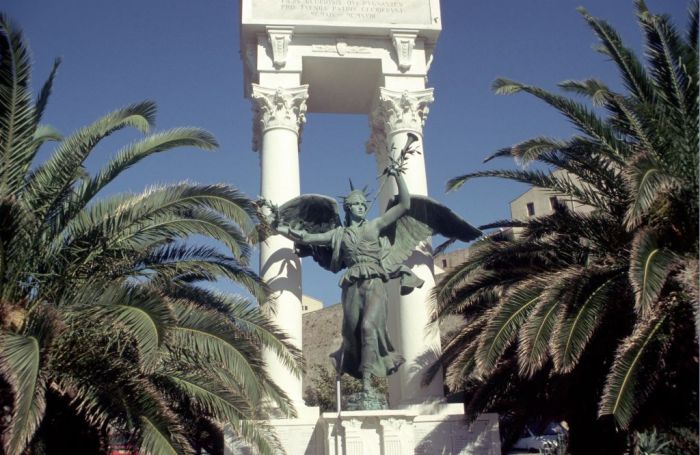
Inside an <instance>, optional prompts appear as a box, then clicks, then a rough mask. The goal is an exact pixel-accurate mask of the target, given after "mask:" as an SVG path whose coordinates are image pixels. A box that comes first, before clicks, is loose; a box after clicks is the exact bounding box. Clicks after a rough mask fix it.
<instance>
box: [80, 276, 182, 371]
mask: <svg viewBox="0 0 700 455" xmlns="http://www.w3.org/2000/svg"><path fill="white" fill-rule="evenodd" d="M92 306H93V308H79V309H77V310H78V311H75V312H74V316H73V317H77V318H85V317H87V316H90V317H92V318H94V320H95V321H99V322H97V324H106V325H107V326H110V327H113V328H114V329H116V330H115V331H119V330H124V332H125V333H126V334H127V335H128V336H129V337H130V338H131V339H133V340H134V342H135V343H136V345H137V346H138V353H139V362H140V365H141V368H142V370H143V371H147V372H148V371H152V370H153V369H154V368H155V365H156V363H157V360H158V357H159V351H160V349H161V348H162V346H163V345H164V343H165V342H167V338H168V332H169V330H170V329H171V328H172V327H173V326H174V325H175V314H174V312H173V310H172V308H170V307H169V305H168V304H167V302H166V301H164V299H163V298H161V297H160V296H158V295H157V294H155V293H152V292H149V291H148V290H147V289H145V288H143V287H127V286H112V287H109V288H106V289H103V290H102V292H101V295H100V296H99V299H98V300H97V301H96V302H94V303H93V305H92Z"/></svg>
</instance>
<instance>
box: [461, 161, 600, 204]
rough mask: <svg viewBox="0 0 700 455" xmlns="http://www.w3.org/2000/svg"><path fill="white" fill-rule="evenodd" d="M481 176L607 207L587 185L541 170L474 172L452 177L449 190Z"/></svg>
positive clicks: (582, 202) (598, 195)
mask: <svg viewBox="0 0 700 455" xmlns="http://www.w3.org/2000/svg"><path fill="white" fill-rule="evenodd" d="M481 177H498V178H503V179H508V180H513V181H516V182H521V183H527V184H529V185H532V186H536V187H539V188H544V189H549V190H552V192H554V193H560V194H566V195H568V196H571V197H573V198H574V199H576V200H577V201H578V202H579V203H581V204H585V205H590V206H593V207H597V208H605V205H606V201H605V199H604V198H602V197H601V195H600V194H598V193H597V192H596V191H593V190H591V189H590V188H589V187H588V186H587V185H585V184H584V185H581V184H576V183H575V182H574V181H573V180H572V179H571V177H569V176H556V175H552V174H546V173H544V172H541V171H510V170H493V171H481V172H472V173H469V174H464V175H460V176H458V177H454V178H451V179H450V180H448V181H447V191H454V190H456V189H458V188H459V187H461V186H462V185H464V184H465V183H466V182H467V181H468V180H471V179H474V178H481Z"/></svg>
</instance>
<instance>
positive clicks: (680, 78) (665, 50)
mask: <svg viewBox="0 0 700 455" xmlns="http://www.w3.org/2000/svg"><path fill="white" fill-rule="evenodd" d="M635 4H636V6H637V17H638V18H639V23H640V25H641V26H642V30H643V31H644V33H645V35H646V53H647V56H648V58H649V61H650V63H651V71H652V74H653V76H654V79H655V81H656V87H658V88H659V89H660V93H661V94H662V96H663V97H664V99H665V100H666V101H667V102H669V103H671V104H672V105H673V106H674V107H676V108H677V109H678V110H679V111H680V112H681V113H683V114H684V115H687V114H688V113H689V109H688V104H687V100H686V96H685V89H686V87H687V86H688V78H687V74H685V73H684V71H682V69H681V68H680V67H679V66H678V60H679V57H681V56H682V54H683V53H684V52H683V49H681V48H682V46H683V43H682V41H681V40H680V37H679V36H678V33H677V32H676V30H675V28H674V27H673V26H672V25H671V24H670V22H669V21H668V18H666V17H662V16H657V15H654V14H651V13H650V12H649V10H648V9H647V7H646V5H645V4H644V2H643V1H642V0H635Z"/></svg>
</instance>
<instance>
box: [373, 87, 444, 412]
mask: <svg viewBox="0 0 700 455" xmlns="http://www.w3.org/2000/svg"><path fill="white" fill-rule="evenodd" d="M432 100H433V97H432V90H431V89H429V90H417V91H403V92H397V91H393V90H388V89H384V88H382V89H380V94H379V100H378V103H377V107H376V109H375V111H374V112H373V116H372V120H371V123H372V127H373V136H374V137H373V139H372V140H371V141H370V146H371V147H373V148H374V152H375V153H376V154H377V166H378V167H379V168H380V169H379V170H380V171H381V170H383V168H384V167H385V166H386V163H387V162H388V154H392V155H393V158H395V159H397V158H398V155H399V153H400V152H401V150H402V149H403V147H404V145H405V144H406V139H407V133H409V132H410V133H413V134H415V135H416V136H418V137H419V139H420V143H419V144H418V146H419V147H418V149H419V150H421V152H422V151H423V147H422V145H423V144H422V136H423V134H422V131H423V124H424V122H425V119H426V117H427V113H428V107H427V106H428V104H429V103H430V102H432ZM382 149H383V150H382ZM404 179H405V181H406V186H407V187H408V190H409V192H410V193H411V194H412V195H422V196H427V195H428V185H427V178H426V173H425V157H424V155H423V154H422V153H421V154H420V155H417V154H414V155H411V156H409V158H408V160H407V161H406V174H405V175H404ZM394 194H396V185H395V184H393V182H392V184H391V185H386V187H385V188H384V190H383V191H382V193H381V194H380V195H379V201H380V204H381V205H380V210H384V209H385V207H386V202H387V201H388V200H390V199H391V198H392V197H393V195H394ZM406 265H408V266H409V267H411V269H412V271H413V272H414V273H415V274H416V275H417V276H418V277H420V278H421V279H423V280H424V281H425V283H424V284H423V287H421V288H420V289H414V290H413V292H411V293H410V294H408V295H406V296H399V295H398V292H396V291H395V290H393V289H392V292H391V293H390V298H391V300H392V301H391V302H390V305H389V329H390V333H391V334H392V336H393V337H394V338H393V340H394V342H395V343H396V344H397V345H398V349H399V352H400V353H401V355H403V356H404V358H405V359H406V364H405V365H404V366H402V367H401V368H400V369H399V371H398V373H397V374H396V375H395V377H392V378H391V379H390V381H389V391H390V403H391V405H392V407H395V406H401V405H409V404H420V403H425V402H427V401H431V400H435V399H441V398H443V392H442V378H441V377H436V378H435V380H433V382H432V383H431V384H429V385H428V386H427V387H423V386H421V381H422V379H423V374H424V372H425V370H426V368H427V367H428V366H429V365H431V364H432V363H433V362H434V361H435V360H437V357H438V355H439V352H440V334H439V332H438V331H437V330H433V331H427V330H426V328H427V326H428V323H429V321H430V316H429V310H430V299H431V296H430V294H431V291H432V289H433V288H434V287H435V278H434V276H433V259H432V250H431V247H430V239H426V241H425V242H423V243H422V244H421V245H419V246H418V248H416V250H415V251H414V252H413V254H412V255H411V256H410V257H409V258H408V259H407V260H406ZM438 376H439V375H438ZM397 395H398V396H397Z"/></svg>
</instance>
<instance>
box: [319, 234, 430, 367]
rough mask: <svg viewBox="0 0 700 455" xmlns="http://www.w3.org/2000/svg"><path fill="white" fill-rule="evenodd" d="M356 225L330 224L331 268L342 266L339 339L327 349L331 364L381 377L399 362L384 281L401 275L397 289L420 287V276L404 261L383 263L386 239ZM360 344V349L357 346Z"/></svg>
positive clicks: (400, 360) (386, 244) (399, 363)
mask: <svg viewBox="0 0 700 455" xmlns="http://www.w3.org/2000/svg"><path fill="white" fill-rule="evenodd" d="M366 226H367V223H366V222H365V223H362V224H360V225H355V226H349V227H339V228H336V229H335V230H334V232H333V235H332V240H331V247H332V250H333V256H332V260H331V270H332V271H334V272H337V271H339V270H341V269H343V268H347V270H346V271H345V273H344V274H343V277H342V278H341V280H340V287H341V288H342V303H343V330H342V335H343V344H342V346H341V347H340V349H339V350H338V351H336V352H335V353H333V354H331V357H332V358H333V360H334V362H335V364H336V367H337V365H338V364H339V363H340V362H341V359H342V372H344V373H348V374H350V375H352V376H354V377H356V378H358V379H361V378H362V373H363V371H365V372H369V373H371V374H373V375H375V376H379V377H384V376H388V375H390V374H392V373H394V372H395V371H396V370H397V369H398V368H399V366H401V364H402V363H403V362H404V359H403V357H401V355H399V354H398V353H396V352H395V351H394V347H393V345H392V344H391V340H390V339H389V333H388V331H387V326H386V324H387V306H388V300H389V299H388V293H387V286H386V283H387V282H388V281H389V280H390V279H392V278H400V279H401V287H402V289H412V288H414V287H420V286H422V284H423V281H422V280H421V279H420V278H418V277H417V276H415V275H414V274H413V273H412V272H411V270H410V269H409V268H408V267H406V266H405V265H397V266H394V267H393V268H391V269H387V268H385V267H384V265H383V263H382V258H383V257H384V256H385V254H386V253H387V249H388V248H389V244H388V240H387V239H386V238H381V237H377V238H371V239H369V240H368V239H367V233H366V232H365V227H366ZM363 346H364V348H363Z"/></svg>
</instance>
